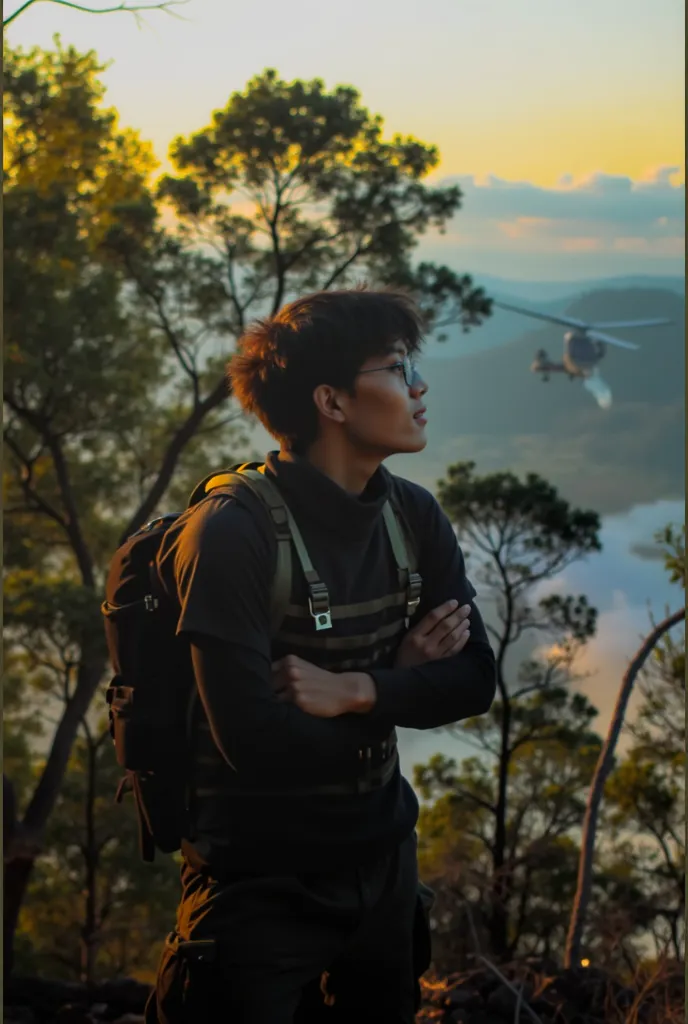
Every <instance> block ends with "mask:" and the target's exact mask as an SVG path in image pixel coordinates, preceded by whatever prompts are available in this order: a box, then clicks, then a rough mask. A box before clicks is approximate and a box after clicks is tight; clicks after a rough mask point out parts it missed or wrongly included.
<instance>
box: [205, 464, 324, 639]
mask: <svg viewBox="0 0 688 1024" xmlns="http://www.w3.org/2000/svg"><path fill="white" fill-rule="evenodd" d="M255 465H256V464H255V463H251V462H247V463H244V465H241V466H236V467H233V468H232V469H230V470H227V471H225V472H224V473H218V474H217V475H216V476H213V477H210V479H208V480H207V481H206V482H205V484H204V489H205V493H206V494H207V493H209V492H210V491H211V490H215V489H216V488H218V487H227V486H228V485H230V484H231V483H232V482H233V481H234V480H235V479H236V478H237V477H239V478H240V479H242V480H243V481H244V482H245V484H246V485H247V486H248V487H250V488H251V490H252V491H253V492H254V493H255V494H256V495H257V496H258V498H260V500H261V501H262V502H263V504H265V505H266V506H267V508H268V511H269V513H270V517H271V519H272V521H273V525H274V527H275V531H276V534H277V566H276V570H275V578H274V581H273V587H272V608H271V622H272V630H273V634H274V633H276V632H277V630H278V629H279V627H280V626H281V624H282V621H283V619H284V616H285V614H286V609H287V606H288V604H289V601H290V599H291V569H292V563H291V543H292V541H293V543H294V548H295V550H296V555H297V557H298V559H299V563H300V565H301V569H302V571H303V574H304V576H305V578H306V583H307V585H308V592H309V602H308V603H309V606H310V611H311V615H312V617H313V619H314V620H315V628H316V630H322V629H331V628H332V615H331V611H330V595H329V593H328V590H327V587H326V586H325V584H324V583H323V582H322V580H321V579H320V577H319V576H318V574H317V572H316V570H315V568H314V567H313V563H312V562H311V560H310V556H309V554H308V551H307V550H306V545H305V544H304V542H303V537H302V536H301V531H300V530H299V528H298V526H297V525H296V522H295V520H294V517H293V516H292V514H291V511H290V509H289V507H288V506H287V504H286V502H285V500H284V498H283V497H282V495H281V493H280V491H279V488H278V487H276V485H275V484H274V483H273V482H272V480H270V479H269V477H267V476H266V475H265V467H264V466H260V467H258V468H254V467H255Z"/></svg>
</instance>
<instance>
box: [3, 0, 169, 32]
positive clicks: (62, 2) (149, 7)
mask: <svg viewBox="0 0 688 1024" xmlns="http://www.w3.org/2000/svg"><path fill="white" fill-rule="evenodd" d="M37 3H51V4H58V5H59V6H60V7H69V8H71V9H72V10H73V11H83V12H84V13H85V14H116V13H117V12H119V11H126V12H127V13H128V14H133V15H134V17H136V18H137V20H139V19H138V16H139V15H140V14H143V13H144V11H164V12H165V13H166V14H169V15H171V17H173V18H179V19H180V20H182V21H184V20H186V19H184V18H182V16H181V14H177V13H176V12H175V11H173V10H172V9H171V8H172V7H181V6H182V5H183V4H185V3H188V0H162V2H161V3H157V4H128V3H121V4H117V5H116V6H115V7H83V6H82V5H81V4H75V3H72V0H25V3H23V4H22V5H21V7H18V8H17V10H16V11H13V12H12V14H10V15H9V16H8V17H7V18H4V19H3V22H2V27H3V28H7V26H8V25H11V23H12V22H13V21H14V20H15V19H16V18H18V17H19V15H20V14H23V13H24V11H26V10H28V8H29V7H33V6H34V4H37Z"/></svg>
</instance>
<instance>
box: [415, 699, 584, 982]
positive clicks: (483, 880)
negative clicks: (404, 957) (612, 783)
mask: <svg viewBox="0 0 688 1024" xmlns="http://www.w3.org/2000/svg"><path fill="white" fill-rule="evenodd" d="M541 697H542V698H545V697H546V700H542V699H540V698H541ZM543 708H546V711H545V712H544V714H545V715H546V716H547V718H548V720H549V728H548V729H545V728H544V727H543V726H544V722H543V710H542V709H543ZM518 710H519V718H520V723H521V727H520V730H518V731H519V732H520V733H521V735H522V736H525V734H526V733H527V732H528V731H529V729H531V728H532V727H533V726H535V724H536V722H537V723H538V732H539V735H538V736H537V738H535V739H531V740H526V741H524V742H523V743H522V744H521V745H520V746H519V748H518V756H517V757H515V758H514V759H513V761H512V763H511V765H510V769H509V799H508V805H507V820H506V836H507V842H506V850H505V854H504V871H505V873H506V875H507V877H508V881H509V884H508V894H507V897H506V899H507V903H506V907H505V909H506V911H507V914H506V916H507V922H508V933H507V945H506V948H505V949H504V950H502V951H501V952H502V955H503V956H504V957H506V958H513V957H514V956H515V955H519V956H547V957H552V956H556V955H557V954H559V953H560V952H561V951H562V950H563V945H564V938H565V927H566V921H567V914H568V908H569V906H570V900H571V896H572V893H573V888H574V885H575V871H576V863H577V840H576V833H577V830H578V829H579V828H580V824H581V822H582V819H583V813H584V810H585V792H586V788H587V785H588V783H589V780H590V776H591V774H592V770H593V766H594V763H595V759H596V757H597V753H598V751H599V747H600V742H601V741H600V739H599V737H598V736H597V735H596V734H595V733H594V732H593V731H592V729H591V723H592V720H593V718H594V716H595V715H596V711H595V709H594V708H593V707H592V706H591V705H590V704H589V703H588V701H587V700H586V699H585V698H584V697H583V696H581V695H580V694H570V693H568V692H567V691H566V689H565V688H564V687H562V688H561V689H558V690H557V691H554V688H552V690H551V692H549V693H547V694H542V695H538V696H537V697H536V698H535V699H531V700H529V701H525V700H524V701H523V702H519V703H518ZM562 722H565V723H566V726H565V727H562V726H561V723H562ZM500 732H501V726H500V716H499V714H494V715H492V717H491V721H490V723H489V725H488V726H487V728H485V729H483V730H482V733H481V747H482V748H483V750H482V751H481V754H482V756H477V757H476V756H474V757H468V758H465V759H464V760H463V761H462V762H461V765H460V767H458V768H457V764H456V761H455V760H454V759H452V758H447V757H444V756H443V755H441V754H436V755H435V756H434V757H433V758H431V760H430V762H429V763H428V764H427V765H423V766H416V769H415V784H416V786H417V787H418V789H419V791H420V793H421V795H422V797H423V798H424V800H426V801H429V803H428V804H427V806H424V807H423V808H422V809H421V814H420V823H419V835H420V841H419V867H420V870H421V873H422V875H423V877H424V878H426V879H427V880H428V881H429V883H430V884H431V885H432V887H433V889H435V891H436V893H437V896H438V900H437V905H436V907H435V908H434V909H433V917H434V918H435V933H434V945H433V949H434V956H433V960H434V964H435V967H436V969H437V970H439V971H440V972H441V973H443V972H444V971H447V972H449V971H453V970H456V969H457V965H458V964H460V963H461V961H462V960H463V959H464V958H465V956H466V955H467V954H468V953H473V954H475V953H476V952H478V953H479V952H482V951H484V950H485V949H486V947H489V948H492V947H493V946H494V936H493V928H494V921H493V913H491V907H492V904H493V887H494V861H495V852H496V851H495V835H496V815H497V805H498V780H499V771H498V769H499V745H500ZM488 743H489V748H490V756H489V757H486V756H485V753H486V752H487V750H486V748H487V747H488ZM476 946H477V949H476Z"/></svg>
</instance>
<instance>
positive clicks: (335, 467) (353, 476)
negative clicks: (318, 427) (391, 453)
mask: <svg viewBox="0 0 688 1024" xmlns="http://www.w3.org/2000/svg"><path fill="white" fill-rule="evenodd" d="M305 458H306V459H307V460H308V462H310V464H311V465H312V466H315V468H316V469H318V470H320V472H321V473H324V475H325V476H328V477H329V478H330V480H334V482H335V483H336V484H339V486H340V487H341V488H342V489H343V490H345V491H346V492H347V493H348V494H355V495H359V494H362V493H363V491H364V490H365V488H366V485H367V483H368V481H369V480H370V478H371V477H372V476H373V475H374V474H375V472H376V471H377V469H378V468H379V466H380V465H381V463H382V461H383V459H382V458H381V457H380V456H379V455H373V454H372V453H362V452H359V451H356V450H352V449H351V446H350V445H347V446H346V449H343V448H341V447H340V446H339V445H337V444H336V443H333V442H332V440H331V439H327V441H326V440H325V439H322V440H318V441H315V442H314V443H313V444H312V445H311V446H310V448H309V449H308V451H307V452H306V453H305Z"/></svg>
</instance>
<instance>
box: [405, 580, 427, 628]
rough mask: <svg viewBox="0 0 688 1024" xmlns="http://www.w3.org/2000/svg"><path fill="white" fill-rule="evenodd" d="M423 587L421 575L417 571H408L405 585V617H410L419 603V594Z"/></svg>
mask: <svg viewBox="0 0 688 1024" xmlns="http://www.w3.org/2000/svg"><path fill="white" fill-rule="evenodd" d="M422 589H423V577H422V576H421V575H420V574H419V573H417V572H411V573H409V578H408V585H407V587H406V618H407V619H410V618H411V616H412V615H413V614H414V613H415V611H416V609H417V608H418V605H419V604H420V595H421V591H422Z"/></svg>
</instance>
